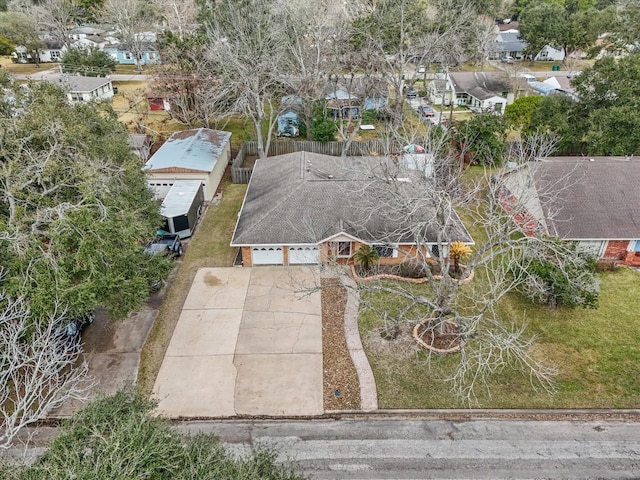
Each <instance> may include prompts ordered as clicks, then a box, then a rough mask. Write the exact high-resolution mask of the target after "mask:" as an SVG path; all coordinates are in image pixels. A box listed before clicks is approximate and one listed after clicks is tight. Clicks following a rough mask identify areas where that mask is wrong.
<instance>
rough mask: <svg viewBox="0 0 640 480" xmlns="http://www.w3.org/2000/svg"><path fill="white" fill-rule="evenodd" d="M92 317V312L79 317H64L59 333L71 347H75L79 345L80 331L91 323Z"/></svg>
mask: <svg viewBox="0 0 640 480" xmlns="http://www.w3.org/2000/svg"><path fill="white" fill-rule="evenodd" d="M93 319H94V315H93V312H91V313H88V314H86V315H82V316H79V317H73V318H69V319H65V321H64V322H63V323H62V327H61V330H60V333H61V335H62V336H63V337H64V339H65V342H66V343H67V344H68V345H70V346H72V347H73V348H75V349H77V348H78V347H79V346H80V339H81V336H82V331H83V330H84V329H85V328H86V326H87V325H89V324H91V323H93Z"/></svg>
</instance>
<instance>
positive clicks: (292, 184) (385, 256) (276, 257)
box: [231, 152, 473, 266]
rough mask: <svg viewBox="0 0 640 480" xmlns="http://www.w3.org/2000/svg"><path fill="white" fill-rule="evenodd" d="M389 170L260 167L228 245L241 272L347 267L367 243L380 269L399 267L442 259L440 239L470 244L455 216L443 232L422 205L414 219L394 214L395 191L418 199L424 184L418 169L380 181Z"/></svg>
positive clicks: (293, 156) (292, 157) (328, 160)
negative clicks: (236, 252) (238, 253)
mask: <svg viewBox="0 0 640 480" xmlns="http://www.w3.org/2000/svg"><path fill="white" fill-rule="evenodd" d="M394 165H395V164H393V162H392V160H389V159H387V158H383V157H346V158H341V157H332V156H328V155H321V154H316V153H310V152H295V153H290V154H286V155H279V156H275V157H269V158H265V159H260V160H257V161H256V164H255V166H254V169H253V174H252V175H251V180H250V182H249V186H248V188H247V193H246V196H245V199H244V202H243V205H242V209H241V210H240V213H239V215H238V222H237V224H236V228H235V231H234V233H233V238H232V240H231V246H234V247H239V248H241V249H242V261H243V265H244V266H253V265H296V264H319V263H330V262H337V263H339V264H352V263H353V262H354V260H353V255H354V254H355V252H356V251H358V249H359V248H360V247H361V246H362V245H365V244H366V245H371V246H374V247H375V248H376V250H378V253H379V256H380V260H379V262H380V263H381V264H390V263H391V264H393V263H401V262H402V261H403V260H405V259H406V258H407V257H415V256H417V255H418V253H419V252H420V253H421V256H422V257H427V258H428V257H430V256H439V255H440V254H442V255H446V250H447V244H446V242H442V241H440V242H439V241H438V237H439V234H440V233H444V236H445V237H446V238H449V239H450V240H451V241H456V240H457V241H462V242H465V243H468V244H473V240H472V239H471V236H470V235H469V232H467V230H466V228H465V227H464V225H463V224H462V222H461V221H460V219H459V218H458V216H457V214H456V213H455V212H453V213H452V214H451V215H450V216H449V217H448V218H449V222H448V223H447V227H446V232H440V231H438V229H437V228H436V226H435V224H436V223H437V222H435V221H434V219H435V218H436V211H435V207H434V206H433V205H430V204H429V203H428V201H426V200H421V201H420V202H419V203H420V206H419V208H416V210H415V211H413V212H412V216H413V219H414V220H409V218H408V216H407V215H398V213H399V211H400V210H399V209H398V208H394V207H393V205H392V202H393V198H394V196H393V192H396V193H397V191H396V190H395V187H397V188H399V189H413V190H412V192H414V193H415V192H416V191H417V189H420V188H422V189H424V185H420V184H418V183H417V182H412V181H411V178H412V176H416V175H418V172H417V171H416V170H406V171H404V170H396V172H399V174H398V175H396V176H394V177H392V178H387V177H385V176H380V175H379V173H380V172H383V171H384V172H387V171H389V170H388V168H387V167H393V166H394ZM395 168H399V167H397V166H396V167H395ZM374 172H377V173H375V174H374ZM391 180H393V181H394V182H397V183H395V185H394V188H389V186H388V184H387V181H391ZM416 238H420V239H421V241H420V242H416ZM418 243H419V245H420V247H417V244H418ZM418 248H420V250H418Z"/></svg>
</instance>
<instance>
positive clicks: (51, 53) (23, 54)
mask: <svg viewBox="0 0 640 480" xmlns="http://www.w3.org/2000/svg"><path fill="white" fill-rule="evenodd" d="M66 50H67V46H66V45H64V44H63V43H60V42H59V41H57V40H54V39H53V38H48V37H47V38H43V39H42V46H41V47H40V48H39V49H38V61H39V62H40V63H51V62H59V61H60V59H61V58H62V55H63V54H64V52H65V51H66ZM11 58H12V61H13V62H15V63H34V62H35V59H34V57H33V56H32V55H31V53H29V52H27V49H26V48H25V47H23V46H22V45H18V46H17V47H16V49H15V51H14V52H12V53H11Z"/></svg>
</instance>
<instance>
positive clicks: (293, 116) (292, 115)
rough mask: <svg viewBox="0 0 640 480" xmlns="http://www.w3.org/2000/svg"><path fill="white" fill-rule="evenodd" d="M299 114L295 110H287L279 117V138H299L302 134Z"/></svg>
mask: <svg viewBox="0 0 640 480" xmlns="http://www.w3.org/2000/svg"><path fill="white" fill-rule="evenodd" d="M299 122H300V120H299V118H298V113H297V112H295V111H293V110H287V111H286V112H284V113H281V114H280V115H278V131H277V135H278V136H279V137H297V136H298V135H299V134H300V130H299V128H298V125H299Z"/></svg>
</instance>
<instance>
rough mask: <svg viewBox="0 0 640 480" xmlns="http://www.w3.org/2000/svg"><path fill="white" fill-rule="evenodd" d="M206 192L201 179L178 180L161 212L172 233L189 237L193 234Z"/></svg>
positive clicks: (166, 198)
mask: <svg viewBox="0 0 640 480" xmlns="http://www.w3.org/2000/svg"><path fill="white" fill-rule="evenodd" d="M203 204H204V192H203V188H202V182H201V181H200V180H178V181H176V182H175V183H174V184H173V186H172V187H171V190H169V193H168V194H167V196H166V197H165V199H164V201H163V202H162V206H161V207H160V213H161V214H162V216H164V217H165V218H166V219H167V229H168V230H169V232H171V233H176V234H178V235H180V238H187V237H190V236H191V235H193V231H194V230H195V228H196V224H197V223H198V219H199V218H200V215H201V214H202V209H203Z"/></svg>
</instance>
